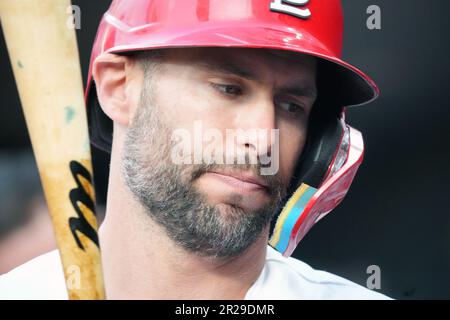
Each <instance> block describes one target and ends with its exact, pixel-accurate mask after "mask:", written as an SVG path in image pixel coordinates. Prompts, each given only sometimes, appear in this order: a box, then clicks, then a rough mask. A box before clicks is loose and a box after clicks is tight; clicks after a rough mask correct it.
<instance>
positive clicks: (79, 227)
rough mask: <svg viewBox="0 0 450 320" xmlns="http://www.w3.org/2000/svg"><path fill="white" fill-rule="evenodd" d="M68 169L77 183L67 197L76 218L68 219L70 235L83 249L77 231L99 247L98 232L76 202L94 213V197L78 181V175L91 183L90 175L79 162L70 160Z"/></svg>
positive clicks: (82, 248)
mask: <svg viewBox="0 0 450 320" xmlns="http://www.w3.org/2000/svg"><path fill="white" fill-rule="evenodd" d="M70 171H71V172H72V176H73V178H74V179H75V182H76V183H77V187H76V188H75V189H72V190H70V193H69V198H70V201H71V202H72V206H73V208H74V209H75V211H76V213H77V215H78V218H75V217H71V218H70V219H69V226H70V230H71V231H72V235H73V237H74V238H75V241H76V242H77V245H78V247H79V248H80V249H81V250H83V251H84V246H83V244H82V243H81V241H80V238H79V237H78V234H77V231H78V232H80V233H82V234H84V235H85V236H86V237H88V238H89V239H90V240H91V241H92V242H94V243H95V244H96V245H97V247H99V242H98V234H97V231H96V230H95V229H94V228H93V227H92V226H91V225H90V224H89V222H88V221H87V220H86V218H85V216H84V213H83V211H82V210H81V208H80V207H79V205H78V202H81V203H82V204H83V205H85V206H86V207H87V208H88V209H89V210H91V211H92V212H93V213H94V215H95V204H94V199H92V198H91V197H90V195H89V193H88V192H87V190H86V189H85V188H84V186H83V184H82V183H81V181H80V176H81V177H83V178H84V179H86V180H87V181H89V183H91V184H92V177H91V174H90V173H89V171H88V170H87V169H86V168H85V167H84V166H83V165H82V164H81V163H79V162H77V161H71V162H70Z"/></svg>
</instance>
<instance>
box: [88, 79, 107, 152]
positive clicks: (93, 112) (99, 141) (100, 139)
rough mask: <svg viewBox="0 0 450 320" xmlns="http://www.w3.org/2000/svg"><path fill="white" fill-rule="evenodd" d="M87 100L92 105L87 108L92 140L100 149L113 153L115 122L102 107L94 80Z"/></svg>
mask: <svg viewBox="0 0 450 320" xmlns="http://www.w3.org/2000/svg"><path fill="white" fill-rule="evenodd" d="M87 100H88V101H87V102H88V104H90V105H92V108H88V110H87V118H88V124H89V135H90V139H91V142H92V144H93V145H95V146H96V147H97V148H99V149H100V150H102V151H105V152H107V153H111V146H112V132H113V123H112V120H111V119H110V118H109V117H108V116H107V115H106V114H105V113H104V112H103V109H102V108H101V107H100V104H99V102H98V99H97V90H96V87H95V83H94V81H92V83H91V87H90V89H89V93H88V96H87Z"/></svg>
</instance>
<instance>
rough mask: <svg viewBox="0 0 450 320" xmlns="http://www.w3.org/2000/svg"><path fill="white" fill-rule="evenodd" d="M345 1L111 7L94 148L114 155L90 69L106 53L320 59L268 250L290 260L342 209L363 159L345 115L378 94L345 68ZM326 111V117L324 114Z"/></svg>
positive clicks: (102, 42) (187, 0)
mask: <svg viewBox="0 0 450 320" xmlns="http://www.w3.org/2000/svg"><path fill="white" fill-rule="evenodd" d="M342 36H343V18H342V8H341V3H340V0H133V1H129V0H113V1H112V4H111V6H110V8H109V10H108V11H107V12H106V13H105V14H104V16H103V18H102V21H101V23H100V26H99V29H98V33H97V37H96V40H95V43H94V47H93V50H92V56H91V64H90V68H89V78H88V82H87V90H86V101H87V107H88V119H89V127H90V134H91V140H92V143H93V144H94V145H96V146H97V147H99V148H101V149H103V150H105V151H110V148H111V140H112V123H111V120H110V119H109V118H108V117H107V116H106V115H105V114H104V113H103V112H102V111H101V108H100V107H99V106H98V100H97V96H96V90H95V88H94V82H93V79H92V66H93V63H94V61H95V59H96V58H97V57H98V56H99V55H101V54H102V53H105V52H108V53H116V54H120V53H126V52H133V51H143V50H150V49H159V48H182V47H228V48H230V47H236V48H238V47H239V48H267V49H278V50H288V51H292V52H298V53H302V54H308V55H312V56H314V57H317V58H318V62H319V64H318V87H319V98H318V101H317V103H316V104H321V108H317V106H315V108H314V109H316V110H317V111H314V110H313V114H312V115H311V117H312V118H313V119H314V121H311V126H310V129H309V132H308V141H307V144H306V147H305V150H304V152H303V155H302V157H301V161H299V163H298V165H297V171H296V174H295V184H294V186H293V189H292V191H293V195H292V196H291V197H290V199H289V200H288V201H287V202H286V205H285V207H284V208H283V210H282V212H281V213H280V214H279V215H278V216H277V222H276V225H275V228H274V230H273V234H272V237H271V239H270V244H271V245H272V246H273V247H274V248H275V249H277V250H278V251H280V252H282V253H283V254H284V255H285V256H289V255H290V254H291V253H292V252H293V250H294V249H295V247H296V245H297V243H298V242H299V241H300V240H301V238H302V237H303V236H304V235H305V234H306V232H307V231H308V230H309V229H310V228H311V226H312V225H313V224H314V223H315V222H317V221H318V220H319V219H320V218H321V217H323V216H324V215H325V214H326V213H328V212H330V211H331V210H332V209H333V208H334V207H336V206H337V204H338V203H339V202H340V201H342V199H343V198H344V196H345V194H346V193H347V191H348V189H349V187H350V184H351V182H352V180H353V177H354V175H355V174H356V171H357V169H358V167H359V165H360V163H361V162H362V156H363V151H364V146H363V140H362V136H361V134H360V133H359V132H358V131H357V130H355V129H353V128H352V127H350V126H348V125H347V124H346V123H345V119H344V112H343V107H345V106H350V105H360V104H364V103H367V102H370V101H372V100H373V99H375V98H376V97H377V96H378V93H379V90H378V88H377V86H376V85H375V83H374V82H373V81H372V80H371V79H370V78H369V77H368V76H367V75H365V74H364V73H362V72H361V71H360V70H358V69H357V68H355V67H353V66H352V65H350V64H348V63H346V62H344V61H343V60H341V50H342ZM324 110H326V111H325V112H324Z"/></svg>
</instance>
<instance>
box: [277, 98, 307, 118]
mask: <svg viewBox="0 0 450 320" xmlns="http://www.w3.org/2000/svg"><path fill="white" fill-rule="evenodd" d="M278 106H279V107H280V108H281V109H282V110H284V111H286V112H288V113H290V114H292V115H297V114H300V113H302V112H303V111H304V108H303V106H302V105H300V104H298V103H295V102H292V101H279V102H278Z"/></svg>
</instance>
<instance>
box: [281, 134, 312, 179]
mask: <svg viewBox="0 0 450 320" xmlns="http://www.w3.org/2000/svg"><path fill="white" fill-rule="evenodd" d="M306 133H307V130H306V128H299V127H296V128H294V127H290V128H283V129H281V128H280V174H281V175H282V177H284V178H285V179H288V180H289V179H290V178H291V176H292V174H293V172H294V169H295V166H296V164H297V161H298V160H299V159H300V156H301V154H302V151H303V149H304V146H305V142H306Z"/></svg>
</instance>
